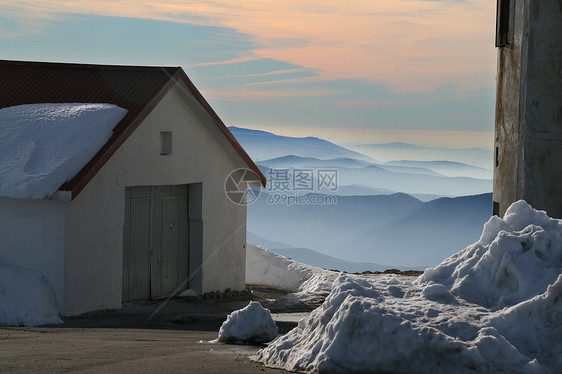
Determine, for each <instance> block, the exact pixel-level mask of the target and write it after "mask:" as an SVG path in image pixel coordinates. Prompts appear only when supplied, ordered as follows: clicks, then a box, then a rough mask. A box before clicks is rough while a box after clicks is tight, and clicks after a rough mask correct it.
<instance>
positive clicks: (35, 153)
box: [0, 103, 127, 199]
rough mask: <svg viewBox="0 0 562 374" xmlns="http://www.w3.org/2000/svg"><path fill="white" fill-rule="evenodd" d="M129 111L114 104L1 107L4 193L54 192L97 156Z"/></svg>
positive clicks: (0, 182)
mask: <svg viewBox="0 0 562 374" xmlns="http://www.w3.org/2000/svg"><path fill="white" fill-rule="evenodd" d="M126 113H127V110H125V109H122V108H120V107H118V106H115V105H111V104H76V103H67V104H26V105H18V106H13V107H8V108H4V109H0V160H2V163H1V164H0V197H10V198H18V199H42V198H45V197H48V196H51V195H53V194H54V193H55V192H56V191H57V189H58V188H59V187H60V186H61V185H62V184H63V183H64V182H66V181H67V180H70V179H72V177H74V175H76V173H77V172H78V171H80V169H82V167H84V165H86V163H88V161H90V159H92V157H93V156H94V155H95V154H96V153H97V152H98V151H99V150H100V148H101V147H102V146H103V145H104V144H105V143H106V142H107V140H108V139H109V138H110V137H111V134H112V132H113V128H114V127H115V125H116V124H117V123H119V121H120V120H121V119H122V118H123V117H124V116H125V114H126Z"/></svg>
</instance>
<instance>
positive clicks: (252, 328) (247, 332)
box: [219, 301, 277, 344]
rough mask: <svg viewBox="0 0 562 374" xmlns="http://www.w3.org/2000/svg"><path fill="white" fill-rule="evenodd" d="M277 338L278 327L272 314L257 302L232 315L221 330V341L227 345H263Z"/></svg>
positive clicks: (251, 302)
mask: <svg viewBox="0 0 562 374" xmlns="http://www.w3.org/2000/svg"><path fill="white" fill-rule="evenodd" d="M276 336H277V325H276V324H275V322H274V321H273V319H272V318H271V313H270V312H269V310H267V309H265V308H263V307H262V306H261V304H260V303H258V302H257V301H250V304H248V305H247V306H246V307H245V308H243V309H240V310H236V311H234V312H232V313H230V314H229V315H228V317H227V319H226V321H225V322H224V323H223V324H222V326H221V328H220V330H219V341H220V342H226V343H251V344H262V343H267V342H270V341H272V340H273V339H275V337H276Z"/></svg>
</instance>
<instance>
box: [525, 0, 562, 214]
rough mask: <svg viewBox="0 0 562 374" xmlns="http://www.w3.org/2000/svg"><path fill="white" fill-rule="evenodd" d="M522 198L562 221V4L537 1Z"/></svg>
mask: <svg viewBox="0 0 562 374" xmlns="http://www.w3.org/2000/svg"><path fill="white" fill-rule="evenodd" d="M528 38H529V39H528V40H529V41H528V54H527V67H526V70H527V72H526V78H525V82H524V85H523V86H522V89H521V91H522V95H524V97H525V100H524V101H522V103H521V105H522V107H524V108H525V109H524V110H525V111H524V118H522V120H521V133H522V136H523V137H524V149H522V155H523V156H522V158H523V160H522V162H523V165H524V168H523V170H522V176H521V179H522V181H523V183H522V187H521V191H520V192H521V196H522V198H523V199H525V200H526V201H527V202H528V203H530V204H531V205H532V206H534V207H535V208H538V209H544V210H546V211H547V212H548V214H549V215H551V216H554V217H557V218H562V1H560V0H541V1H531V2H530V8H529V27H528Z"/></svg>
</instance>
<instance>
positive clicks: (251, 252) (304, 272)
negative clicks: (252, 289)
mask: <svg viewBox="0 0 562 374" xmlns="http://www.w3.org/2000/svg"><path fill="white" fill-rule="evenodd" d="M336 276H337V273H335V272H333V271H328V270H324V269H320V268H317V267H314V266H310V265H305V264H302V263H300V262H297V261H293V260H291V259H288V258H286V257H283V256H280V255H278V254H276V253H273V252H271V251H270V250H267V249H265V248H262V247H260V246H258V245H254V244H249V243H248V244H247V245H246V284H254V285H261V286H268V287H274V288H279V289H282V290H286V291H289V292H292V293H290V294H288V295H286V296H281V297H279V298H278V299H277V300H275V302H274V304H272V307H275V308H285V307H293V306H295V305H302V304H303V303H304V304H308V305H318V304H320V303H322V302H323V301H324V298H325V297H326V296H328V294H329V293H330V290H331V289H332V282H333V280H334V279H335V278H336Z"/></svg>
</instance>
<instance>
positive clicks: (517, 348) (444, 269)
mask: <svg viewBox="0 0 562 374" xmlns="http://www.w3.org/2000/svg"><path fill="white" fill-rule="evenodd" d="M561 234H562V223H561V221H559V220H554V219H550V218H548V217H547V216H546V214H544V212H540V211H536V210H534V209H532V208H531V207H530V206H529V205H528V204H526V203H525V202H523V201H519V202H517V203H515V204H513V205H512V206H511V207H510V208H509V209H508V211H507V213H506V215H505V219H500V218H498V217H492V218H491V219H490V220H489V221H488V223H486V225H485V227H484V230H483V233H482V237H481V239H480V240H479V241H478V242H477V243H475V244H473V245H471V246H469V247H467V248H466V249H464V250H462V251H460V252H459V253H457V254H455V255H453V256H451V257H450V258H448V259H447V260H445V261H444V262H443V263H442V264H440V265H439V266H437V267H436V268H433V269H428V270H427V271H426V272H425V273H424V274H423V275H422V276H420V277H419V278H418V279H417V280H416V281H415V282H413V283H412V282H401V281H400V280H398V279H397V278H395V277H382V278H375V279H361V278H357V277H350V276H347V275H344V274H340V275H339V276H338V277H337V278H336V279H335V281H334V282H333V285H332V291H331V293H330V294H329V296H328V297H327V299H326V301H325V302H324V304H323V305H322V306H321V307H319V308H317V309H316V310H314V311H313V312H312V313H311V314H310V315H309V316H308V317H306V318H305V319H303V320H301V321H300V322H299V325H298V326H297V327H296V328H295V329H293V330H292V331H290V332H289V333H288V334H286V335H284V336H282V337H281V338H279V339H278V340H276V341H274V342H273V343H272V344H271V345H269V346H268V347H267V348H265V349H263V350H261V351H260V352H259V353H258V356H256V359H257V360H258V361H262V362H264V363H265V364H266V365H268V366H273V367H280V368H284V369H287V370H298V371H319V372H330V373H332V372H334V373H348V372H356V373H362V372H392V373H427V372H436V373H451V372H454V373H498V372H503V373H556V372H558V373H559V372H562V301H561V300H562V297H561V296H562V295H561V293H562V275H561V268H562V241H561V240H560V238H561V236H562V235H561Z"/></svg>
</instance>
